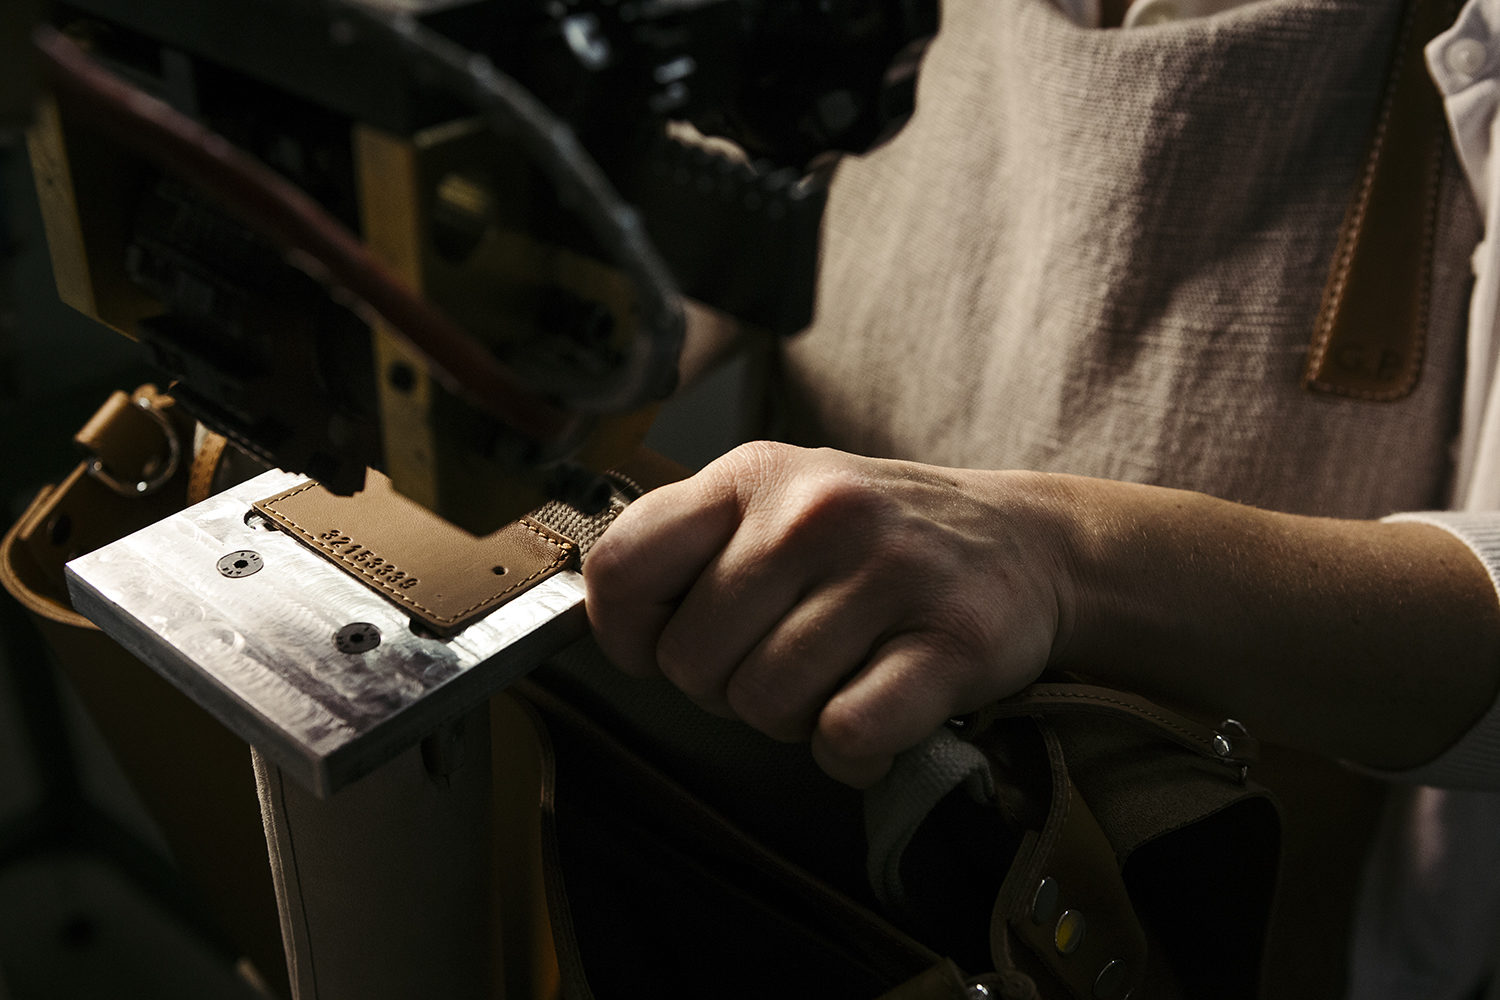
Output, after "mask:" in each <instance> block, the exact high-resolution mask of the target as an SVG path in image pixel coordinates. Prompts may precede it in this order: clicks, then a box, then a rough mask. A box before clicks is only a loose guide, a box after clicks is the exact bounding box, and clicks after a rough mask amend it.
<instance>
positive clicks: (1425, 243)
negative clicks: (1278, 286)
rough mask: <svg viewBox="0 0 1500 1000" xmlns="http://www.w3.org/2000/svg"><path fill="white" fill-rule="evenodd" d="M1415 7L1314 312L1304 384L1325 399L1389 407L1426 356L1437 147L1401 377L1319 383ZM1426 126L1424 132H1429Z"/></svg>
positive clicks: (1436, 146) (1408, 387)
mask: <svg viewBox="0 0 1500 1000" xmlns="http://www.w3.org/2000/svg"><path fill="white" fill-rule="evenodd" d="M1420 6H1421V4H1420V3H1419V2H1414V3H1411V4H1409V5H1408V7H1407V12H1406V16H1405V17H1404V19H1403V23H1402V25H1401V32H1400V38H1399V39H1398V41H1397V45H1396V55H1395V58H1394V60H1392V64H1391V75H1390V79H1389V81H1388V82H1387V85H1386V92H1385V96H1384V99H1383V100H1382V102H1381V109H1380V119H1379V121H1378V122H1377V124H1376V126H1375V135H1374V138H1373V141H1372V142H1371V148H1370V155H1369V157H1368V158H1367V159H1366V161H1365V166H1364V170H1363V172H1362V175H1361V177H1360V184H1359V190H1358V193H1357V194H1356V196H1355V201H1354V204H1353V205H1352V206H1351V211H1350V214H1349V217H1348V218H1347V219H1346V220H1345V222H1344V225H1343V226H1342V227H1341V229H1340V231H1339V242H1338V250H1337V253H1336V255H1335V264H1334V268H1333V272H1332V274H1331V275H1330V276H1329V284H1328V290H1327V293H1326V294H1325V296H1324V301H1323V304H1322V306H1321V308H1320V309H1319V312H1318V320H1317V325H1316V327H1315V329H1314V332H1313V342H1312V345H1311V353H1310V354H1309V356H1308V359H1307V365H1306V369H1305V371H1306V375H1305V376H1304V377H1305V381H1306V385H1307V386H1308V387H1309V388H1315V389H1317V390H1318V391H1320V392H1327V393H1329V394H1331V395H1336V396H1344V397H1347V398H1353V399H1363V400H1368V401H1372V402H1389V401H1392V400H1396V399H1400V398H1402V397H1404V396H1406V395H1407V394H1408V393H1410V392H1411V391H1412V389H1413V388H1414V387H1415V385H1416V382H1417V379H1418V378H1419V377H1420V375H1421V371H1422V359H1423V358H1424V357H1425V356H1426V353H1427V339H1428V333H1429V330H1428V310H1429V308H1430V304H1431V299H1432V259H1433V254H1434V246H1435V243H1436V238H1437V234H1436V229H1437V215H1438V204H1437V203H1438V193H1439V189H1440V187H1441V174H1442V157H1443V148H1442V144H1441V142H1437V143H1432V149H1431V152H1429V154H1428V160H1429V162H1428V168H1427V170H1426V184H1425V190H1424V191H1423V194H1424V195H1425V197H1426V202H1425V204H1426V206H1427V207H1426V212H1425V216H1424V218H1423V225H1422V253H1421V258H1420V266H1421V275H1420V279H1419V280H1420V285H1419V287H1418V291H1417V315H1416V319H1415V321H1416V324H1417V329H1416V341H1415V343H1414V344H1413V346H1412V351H1411V354H1410V356H1409V357H1408V358H1406V359H1405V372H1404V373H1403V376H1404V377H1403V379H1402V381H1401V383H1400V384H1399V385H1396V386H1393V387H1391V388H1389V389H1383V390H1374V389H1358V388H1354V387H1351V386H1345V385H1340V384H1338V383H1336V382H1330V381H1327V380H1326V379H1324V378H1322V377H1320V373H1321V371H1322V368H1323V362H1324V361H1325V360H1326V359H1327V354H1328V348H1329V345H1330V344H1331V343H1332V340H1333V331H1334V327H1335V326H1336V325H1337V323H1338V319H1339V314H1340V312H1341V309H1342V306H1343V302H1344V294H1345V290H1346V287H1347V285H1348V281H1349V273H1350V271H1351V270H1352V269H1353V265H1354V256H1355V252H1356V250H1357V249H1358V245H1359V239H1360V235H1361V233H1362V231H1363V229H1364V223H1365V217H1366V215H1367V214H1368V212H1369V207H1370V192H1371V190H1372V189H1373V188H1374V185H1375V176H1376V174H1377V173H1378V172H1379V171H1378V167H1379V163H1380V160H1381V154H1382V152H1383V150H1384V149H1385V145H1386V137H1387V133H1388V132H1389V126H1390V119H1391V114H1392V111H1393V109H1394V108H1395V105H1396V92H1397V89H1398V87H1399V84H1400V82H1401V78H1402V75H1403V73H1404V71H1405V69H1406V63H1407V61H1408V55H1409V53H1410V51H1411V48H1412V44H1411V43H1412V35H1413V34H1415V33H1416V32H1417V31H1418V24H1419V20H1420V19H1419V15H1418V8H1419V7H1420ZM1428 124H1429V132H1430V131H1431V127H1430V124H1431V123H1428Z"/></svg>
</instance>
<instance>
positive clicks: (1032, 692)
mask: <svg viewBox="0 0 1500 1000" xmlns="http://www.w3.org/2000/svg"><path fill="white" fill-rule="evenodd" d="M1060 712H1061V713H1072V712H1085V713H1095V714H1100V715H1109V716H1114V717H1117V718H1122V719H1127V720H1129V721H1131V722H1135V723H1138V724H1140V725H1142V726H1145V727H1147V728H1149V729H1151V730H1153V731H1155V732H1157V733H1158V734H1160V735H1161V736H1163V737H1164V738H1166V739H1169V740H1171V741H1172V742H1173V743H1176V744H1178V745H1179V746H1182V747H1186V748H1187V749H1189V750H1192V751H1193V752H1195V753H1197V754H1200V755H1201V756H1203V757H1206V758H1208V759H1209V760H1214V761H1219V762H1221V763H1223V764H1225V765H1226V766H1228V767H1231V768H1243V767H1247V766H1249V765H1250V764H1253V763H1254V762H1255V760H1256V759H1257V758H1258V757H1259V754H1260V744H1259V742H1258V741H1257V740H1256V739H1255V738H1254V737H1252V736H1251V735H1250V734H1249V733H1248V732H1246V731H1245V728H1244V727H1243V726H1241V725H1239V723H1237V722H1234V721H1233V720H1226V721H1225V722H1222V723H1220V724H1219V725H1218V726H1217V727H1210V726H1205V725H1203V724H1202V723H1200V722H1197V721H1195V720H1193V719H1190V718H1188V717H1187V716H1184V715H1179V714H1177V713H1176V712H1173V711H1171V710H1169V709H1165V708H1162V707H1161V706H1160V705H1157V704H1156V703H1155V702H1152V701H1148V700H1147V699H1145V698H1141V697H1139V696H1137V695H1133V694H1130V693H1128V692H1125V691H1116V690H1114V689H1112V688H1104V687H1096V686H1094V685H1090V684H1052V683H1042V684H1033V685H1032V686H1031V687H1029V688H1026V689H1025V690H1024V691H1022V692H1020V693H1019V694H1016V695H1013V696H1012V697H1010V698H1007V699H1005V700H1004V701H999V702H996V703H994V704H993V705H990V706H989V707H987V708H985V709H983V710H982V711H980V712H979V713H978V714H977V716H976V718H975V720H974V721H975V723H976V724H977V725H980V726H983V725H984V724H985V723H986V722H988V721H990V720H994V719H1006V718H1015V717H1018V716H1025V717H1029V718H1044V717H1047V716H1053V715H1056V714H1058V713H1060Z"/></svg>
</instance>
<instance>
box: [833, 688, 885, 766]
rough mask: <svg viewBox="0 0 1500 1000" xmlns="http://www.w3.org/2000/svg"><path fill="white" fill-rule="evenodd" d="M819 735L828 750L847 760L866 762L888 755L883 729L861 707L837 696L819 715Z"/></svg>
mask: <svg viewBox="0 0 1500 1000" xmlns="http://www.w3.org/2000/svg"><path fill="white" fill-rule="evenodd" d="M817 732H818V736H819V738H820V740H821V741H822V743H823V746H824V747H825V748H826V749H827V751H828V752H829V753H830V754H832V755H834V756H836V757H839V758H842V759H844V760H864V759H867V758H871V757H877V756H880V755H881V754H882V753H883V752H884V747H883V745H882V740H881V736H882V733H881V728H880V726H879V725H878V724H877V723H876V720H875V719H874V718H872V717H871V715H870V713H869V712H868V711H867V710H866V709H865V708H863V707H862V706H861V705H859V704H857V703H855V702H853V701H851V700H850V699H847V698H839V697H835V698H834V699H833V700H832V701H830V702H829V703H828V704H827V705H824V706H823V710H822V712H820V713H819V714H818V722H817Z"/></svg>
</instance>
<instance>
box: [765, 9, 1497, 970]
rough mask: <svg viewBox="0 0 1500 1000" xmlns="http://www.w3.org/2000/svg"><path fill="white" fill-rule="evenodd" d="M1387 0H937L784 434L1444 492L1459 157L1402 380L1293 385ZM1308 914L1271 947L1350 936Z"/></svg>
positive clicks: (853, 168)
mask: <svg viewBox="0 0 1500 1000" xmlns="http://www.w3.org/2000/svg"><path fill="white" fill-rule="evenodd" d="M1397 6H1398V5H1397V4H1395V3H1392V2H1390V0H1382V2H1371V0H1263V2H1259V3H1253V4H1250V5H1248V6H1246V7H1243V8H1240V9H1238V10H1235V11H1232V12H1229V13H1226V14H1223V15H1220V16H1215V17H1210V18H1205V19H1201V20H1192V21H1186V22H1180V23H1176V24H1169V25H1162V26H1158V27H1150V28H1137V29H1131V30H1129V31H1095V30H1088V29H1082V28H1079V27H1076V26H1075V25H1073V24H1072V23H1071V22H1069V21H1068V20H1067V18H1066V17H1065V16H1064V15H1063V14H1061V13H1060V12H1058V11H1057V10H1056V9H1055V8H1054V7H1053V6H1052V4H1050V3H1049V2H1048V0H953V2H950V3H948V4H947V5H946V6H945V8H944V24H943V30H942V33H941V35H940V36H939V38H938V40H937V41H936V42H935V44H934V46H933V48H932V50H931V53H930V58H929V60H928V62H927V64H926V65H925V67H924V71H923V76H922V79H921V84H920V89H919V96H918V113H917V116H916V118H915V120H914V121H913V122H912V123H911V125H910V126H909V127H908V128H907V129H906V130H905V131H904V132H903V133H902V134H901V135H900V136H898V137H897V139H896V140H895V141H894V142H892V143H891V144H890V145H889V146H888V147H886V148H885V149H883V150H881V151H879V152H878V153H876V154H874V155H872V156H870V157H868V158H866V159H864V160H861V161H850V162H847V163H846V164H845V165H844V166H843V167H841V169H840V173H839V176H838V178H837V181H836V183H835V185H834V189H833V195H832V198H831V202H830V209H829V216H828V221H827V226H826V243H825V266H824V274H823V284H822V286H821V293H820V294H821V298H820V302H819V309H818V316H817V322H816V323H815V325H814V327H813V328H812V329H811V330H810V331H809V332H808V333H806V334H805V335H803V336H802V337H800V338H798V339H795V340H793V341H791V342H790V343H788V344H787V345H786V347H785V349H784V351H783V352H782V356H781V359H780V371H779V375H780V383H779V387H778V388H779V392H780V400H779V402H780V410H779V412H780V415H781V418H782V421H783V425H782V426H781V427H780V428H778V430H779V432H780V433H781V434H783V435H784V436H786V437H788V438H790V439H791V440H794V441H797V442H799V443H805V444H822V445H832V446H835V447H841V448H844V449H847V450H851V451H855V452H860V453H865V454H873V455H885V456H891V457H900V458H908V459H913V460H919V461H926V462H933V463H938V464H948V465H956V466H968V467H990V468H1005V467H1012V468H1030V469H1040V470H1047V471H1058V472H1071V473H1078V474H1084V475H1094V476H1104V477H1108V478H1114V479H1123V480H1130V481H1136V482H1143V483H1155V484H1162V485H1170V486H1177V487H1183V488H1189V489H1197V490H1202V491H1204V492H1208V493H1211V494H1214V495H1218V496H1222V497H1226V498H1229V499H1233V500H1238V501H1242V502H1247V503H1253V504H1257V505H1260V506H1265V507H1270V508H1275V509H1282V510H1288V511H1294V512H1303V513H1316V514H1324V515H1333V516H1345V517H1376V516H1381V515H1384V514H1388V513H1392V512H1395V511H1402V510H1418V509H1424V508H1430V507H1442V506H1446V505H1447V503H1448V501H1449V492H1450V489H1451V486H1450V480H1451V476H1452V467H1451V455H1450V453H1451V448H1452V444H1453V438H1454V436H1455V435H1456V432H1457V414H1458V411H1459V396H1460V394H1461V391H1462V385H1463V364H1464V352H1465V347H1464V323H1465V316H1466V309H1467V302H1468V294H1469V287H1470V269H1469V255H1470V253H1471V251H1472V250H1473V247H1474V245H1475V244H1476V243H1477V241H1478V231H1479V223H1478V219H1477V215H1476V212H1475V209H1474V206H1473V203H1472V199H1471V196H1470V194H1469V192H1468V190H1467V187H1466V184H1465V181H1464V178H1463V176H1462V174H1461V171H1460V170H1459V169H1458V168H1457V165H1456V163H1455V162H1454V161H1453V158H1452V157H1451V156H1449V158H1448V160H1447V162H1446V163H1445V172H1444V179H1443V185H1442V191H1441V199H1440V206H1439V218H1438V220H1437V233H1438V239H1437V244H1438V252H1437V257H1436V259H1435V262H1434V268H1433V271H1432V273H1431V275H1430V278H1431V300H1430V312H1429V318H1430V323H1429V332H1428V335H1429V340H1428V345H1427V352H1426V357H1425V359H1424V365H1423V371H1422V374H1421V378H1420V380H1419V382H1418V385H1417V388H1416V390H1415V391H1414V392H1413V393H1412V394H1411V395H1410V396H1409V397H1407V398H1405V399H1403V400H1401V401H1399V402H1395V403H1369V402H1362V401H1356V400H1350V399H1341V398H1331V397H1328V396H1319V395H1314V394H1312V393H1309V392H1307V391H1305V390H1304V389H1302V388H1301V386H1300V384H1299V377H1300V375H1301V372H1302V369H1303V366H1304V364H1305V360H1306V353H1307V347H1308V343H1309V339H1310V337H1311V333H1312V329H1313V322H1314V319H1315V317H1316V314H1317V310H1318V304H1319V301H1320V298H1321V294H1322V290H1323V286H1324V281H1325V278H1326V276H1327V273H1328V266H1329V263H1330V260H1331V257H1332V253H1333V248H1334V244H1335V238H1336V234H1337V230H1338V227H1339V223H1340V221H1341V220H1342V218H1343V215H1344V212H1345V209H1346V207H1347V205H1348V203H1349V199H1350V196H1351V194H1352V192H1353V184H1354V181H1355V178H1356V174H1357V171H1358V169H1359V166H1360V164H1361V162H1362V160H1363V157H1364V155H1365V152H1366V148H1367V142H1368V140H1369V135H1370V129H1371V127H1372V125H1373V120H1374V115H1375V111H1376V107H1377V102H1378V100H1379V96H1380V89H1381V88H1380V81H1381V80H1382V79H1383V76H1384V72H1385V67H1386V64H1387V61H1388V59H1389V56H1390V50H1391V44H1392V41H1393V36H1394V30H1395V21H1396V16H1397V13H1398V11H1397ZM1414 249H1415V248H1414ZM1314 794H1315V791H1314ZM1296 809H1297V806H1296V805H1295V804H1293V811H1296ZM1313 853H1314V854H1316V852H1313ZM1388 860H1389V859H1388ZM1404 860H1405V859H1399V858H1398V859H1396V860H1395V862H1394V863H1396V864H1400V863H1402V862H1403V861H1404ZM1387 874H1389V872H1387ZM1303 877H1311V878H1312V879H1313V882H1314V884H1316V873H1315V872H1314V873H1311V874H1310V876H1304V875H1299V876H1296V878H1303ZM1294 888H1295V887H1294ZM1449 899H1450V900H1451V899H1452V896H1451V894H1450V895H1449ZM1304 902H1305V903H1307V904H1309V905H1316V904H1317V902H1318V901H1317V900H1316V899H1309V900H1304ZM1344 916H1346V914H1345V915H1337V914H1332V915H1331V919H1336V920H1341V919H1343V918H1344ZM1438 923H1439V924H1441V921H1439V922H1438ZM1322 930H1323V932H1324V935H1323V936H1321V938H1319V937H1318V936H1316V935H1314V936H1312V938H1311V939H1309V940H1306V941H1297V940H1293V941H1291V942H1286V941H1282V942H1280V943H1273V955H1272V961H1273V963H1274V962H1278V961H1279V962H1281V964H1282V965H1283V966H1286V967H1296V966H1297V965H1298V964H1299V963H1305V962H1308V961H1312V960H1315V958H1316V956H1315V955H1312V954H1311V953H1312V952H1316V951H1319V950H1321V951H1323V952H1325V953H1330V952H1336V951H1337V950H1338V949H1340V948H1341V944H1340V931H1341V930H1342V925H1336V924H1333V923H1330V924H1329V925H1327V926H1325V927H1323V928H1322ZM1277 948H1280V949H1281V951H1280V952H1277V951H1276V949H1277ZM1298 949H1301V950H1300V952H1299V950H1298ZM1271 980H1272V982H1273V983H1274V982H1275V980H1276V977H1275V975H1274V974H1273V975H1272V976H1271ZM1305 985H1306V984H1305V983H1304V986H1305ZM1287 986H1288V988H1289V989H1292V992H1291V993H1286V994H1284V995H1293V994H1296V995H1311V994H1310V993H1307V992H1306V990H1305V989H1304V990H1297V989H1294V988H1292V987H1293V984H1287ZM1336 992H1337V990H1336V989H1335V990H1330V991H1328V992H1322V991H1319V993H1318V995H1335V994H1336ZM1268 995H1276V994H1275V992H1274V991H1273V992H1271V993H1269V994H1268ZM1372 995H1373V994H1372Z"/></svg>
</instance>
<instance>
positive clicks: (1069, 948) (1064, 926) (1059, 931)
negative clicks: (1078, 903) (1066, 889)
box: [1052, 910, 1088, 955]
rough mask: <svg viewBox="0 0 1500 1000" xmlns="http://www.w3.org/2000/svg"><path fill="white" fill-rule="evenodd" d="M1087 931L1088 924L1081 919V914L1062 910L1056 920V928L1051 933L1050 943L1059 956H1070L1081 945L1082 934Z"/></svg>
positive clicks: (1075, 911)
mask: <svg viewBox="0 0 1500 1000" xmlns="http://www.w3.org/2000/svg"><path fill="white" fill-rule="evenodd" d="M1086 930H1088V922H1087V921H1086V920H1084V919H1083V914H1082V913H1079V912H1078V911H1077V910H1064V911H1063V915H1062V916H1060V917H1058V918H1057V928H1056V929H1055V930H1054V931H1053V932H1052V943H1053V944H1054V945H1055V946H1056V947H1057V953H1058V954H1059V955H1071V954H1073V952H1075V951H1077V950H1078V948H1079V946H1080V945H1082V944H1083V935H1084V932H1085V931H1086Z"/></svg>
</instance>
